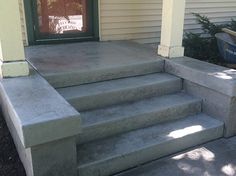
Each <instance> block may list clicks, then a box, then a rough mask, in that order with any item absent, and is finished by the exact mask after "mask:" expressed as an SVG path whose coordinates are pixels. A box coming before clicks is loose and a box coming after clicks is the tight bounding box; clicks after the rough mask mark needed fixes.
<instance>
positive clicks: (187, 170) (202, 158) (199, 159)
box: [116, 137, 236, 176]
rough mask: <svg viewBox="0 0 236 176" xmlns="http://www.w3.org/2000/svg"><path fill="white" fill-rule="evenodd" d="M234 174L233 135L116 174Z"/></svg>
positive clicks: (234, 148) (235, 163) (235, 150)
mask: <svg viewBox="0 0 236 176" xmlns="http://www.w3.org/2000/svg"><path fill="white" fill-rule="evenodd" d="M134 175H135V176H162V175H165V176H200V175H201V176H235V175H236V137H233V138H230V139H220V140H217V141H214V142H210V143H207V144H205V145H202V146H199V147H197V148H195V149H192V150H190V151H187V152H182V153H180V154H177V155H174V156H170V157H167V158H163V159H161V160H157V161H155V162H152V163H150V164H147V165H144V166H140V167H138V168H136V169H133V170H131V171H127V172H126V173H122V174H118V175H116V176H134Z"/></svg>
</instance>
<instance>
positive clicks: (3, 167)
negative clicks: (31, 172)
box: [0, 116, 25, 176]
mask: <svg viewBox="0 0 236 176" xmlns="http://www.w3.org/2000/svg"><path fill="white" fill-rule="evenodd" d="M0 176H25V171H24V168H23V166H22V164H21V162H20V160H19V156H18V154H17V152H16V149H15V146H14V143H13V141H12V138H11V136H10V133H9V131H8V129H7V127H6V124H5V121H4V119H3V118H2V116H0Z"/></svg>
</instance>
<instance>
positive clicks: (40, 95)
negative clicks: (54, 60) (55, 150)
mask: <svg viewBox="0 0 236 176" xmlns="http://www.w3.org/2000/svg"><path fill="white" fill-rule="evenodd" d="M0 91H1V105H2V107H3V108H2V109H3V114H4V115H5V116H6V117H9V118H10V119H9V120H10V121H12V124H13V125H14V127H15V129H16V131H17V135H18V136H19V138H20V140H21V142H22V144H23V145H24V146H25V147H26V148H27V147H32V146H34V145H39V144H44V143H47V142H51V141H54V140H58V139H62V138H66V137H70V136H75V135H77V134H78V133H79V132H80V131H81V128H80V125H81V123H80V114H79V113H78V111H77V110H75V109H74V108H73V107H72V106H71V105H70V104H69V103H68V102H67V101H66V100H65V99H64V98H63V97H62V96H61V95H60V94H58V92H57V91H56V90H55V89H53V87H51V86H50V85H49V84H48V83H47V81H45V80H44V79H43V78H42V77H41V76H39V75H38V74H37V73H36V72H34V71H32V73H31V75H30V76H28V77H19V78H9V79H3V80H2V81H1V82H0ZM6 114H8V116H7V115H6Z"/></svg>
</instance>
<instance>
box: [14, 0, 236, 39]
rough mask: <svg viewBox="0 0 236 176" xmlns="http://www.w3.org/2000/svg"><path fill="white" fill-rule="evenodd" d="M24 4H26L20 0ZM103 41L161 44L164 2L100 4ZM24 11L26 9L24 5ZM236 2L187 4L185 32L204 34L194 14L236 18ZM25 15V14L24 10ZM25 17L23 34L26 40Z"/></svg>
mask: <svg viewBox="0 0 236 176" xmlns="http://www.w3.org/2000/svg"><path fill="white" fill-rule="evenodd" d="M19 1H21V2H22V0H19ZM99 1H100V2H99V6H100V10H99V11H100V39H101V40H102V41H107V40H129V39H130V40H134V41H137V42H140V43H158V42H159V40H160V30H161V11H162V0H99ZM21 7H22V5H21ZM235 9H236V0H187V4H186V20H185V29H186V30H191V31H194V32H201V31H200V27H199V25H197V24H196V21H195V18H194V17H193V16H192V13H193V12H195V13H201V14H204V15H207V16H208V17H209V18H210V19H211V20H212V21H213V22H217V23H222V22H228V21H230V19H231V18H233V17H236V10H235ZM21 12H23V10H21ZM23 16H24V15H23V14H22V31H23V36H24V41H25V40H26V32H25V31H26V30H25V23H24V18H23Z"/></svg>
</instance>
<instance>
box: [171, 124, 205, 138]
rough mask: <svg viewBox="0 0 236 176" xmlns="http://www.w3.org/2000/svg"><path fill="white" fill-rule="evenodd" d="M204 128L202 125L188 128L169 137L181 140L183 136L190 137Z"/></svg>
mask: <svg viewBox="0 0 236 176" xmlns="http://www.w3.org/2000/svg"><path fill="white" fill-rule="evenodd" d="M202 129H203V128H202V126H200V125H195V126H191V127H187V128H184V129H180V130H176V131H172V132H171V133H170V134H169V135H168V137H172V138H175V139H176V138H181V137H183V136H186V135H189V134H193V133H196V132H199V131H201V130H202Z"/></svg>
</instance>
